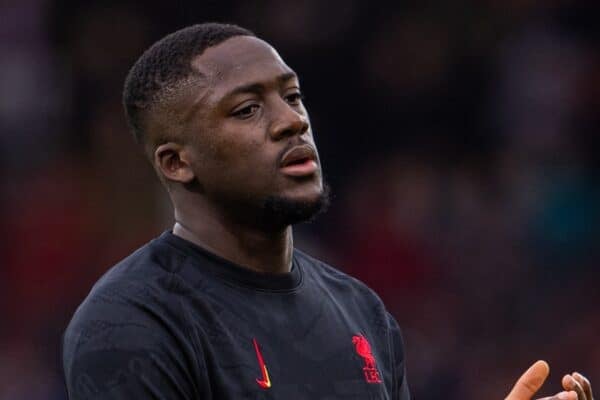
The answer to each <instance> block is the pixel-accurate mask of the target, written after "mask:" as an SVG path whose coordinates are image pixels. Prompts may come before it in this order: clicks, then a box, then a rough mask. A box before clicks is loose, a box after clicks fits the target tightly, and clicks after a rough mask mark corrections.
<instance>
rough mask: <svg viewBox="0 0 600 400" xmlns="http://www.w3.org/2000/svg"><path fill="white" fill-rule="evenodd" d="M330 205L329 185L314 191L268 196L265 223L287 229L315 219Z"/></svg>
mask: <svg viewBox="0 0 600 400" xmlns="http://www.w3.org/2000/svg"><path fill="white" fill-rule="evenodd" d="M328 205H329V189H328V186H327V185H319V187H318V188H314V189H313V190H306V189H304V190H302V191H295V193H290V194H278V195H272V196H268V197H267V198H266V199H265V201H264V203H263V221H265V222H267V223H269V224H270V225H273V226H277V227H285V226H289V225H294V224H298V223H301V222H306V221H310V220H312V219H314V218H315V217H316V216H317V215H319V214H320V213H322V212H324V211H325V210H326V209H327V207H328Z"/></svg>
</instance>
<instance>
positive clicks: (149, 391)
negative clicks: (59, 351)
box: [63, 297, 209, 400]
mask: <svg viewBox="0 0 600 400" xmlns="http://www.w3.org/2000/svg"><path fill="white" fill-rule="evenodd" d="M138 300H140V299H138ZM166 315H169V314H168V313H164V312H160V311H159V310H156V306H155V305H154V306H153V305H151V303H149V302H148V301H121V300H119V301H114V302H113V301H102V298H101V297H100V298H99V299H96V300H94V299H92V300H88V301H86V302H85V303H84V305H82V307H81V308H80V309H79V310H78V311H77V313H76V314H75V316H74V318H73V321H72V322H71V324H70V325H69V327H68V328H67V331H66V332H65V336H64V345H63V363H64V372H65V380H66V387H67V391H68V395H69V399H71V400H84V399H128V400H131V399H196V398H203V399H204V398H209V396H208V395H207V394H206V393H203V392H202V390H203V389H205V388H206V387H207V386H208V385H206V384H205V382H202V381H201V380H202V379H201V378H200V379H197V378H195V377H197V376H198V370H199V368H198V365H197V363H198V361H197V360H195V357H194V356H193V350H190V349H189V347H190V345H189V343H187V340H186V337H185V334H183V333H180V332H179V331H178V326H177V324H175V323H173V321H170V320H169V319H168V318H167V317H166ZM171 315H173V314H171ZM194 371H195V372H194ZM199 380H200V382H199ZM205 395H206V396H205Z"/></svg>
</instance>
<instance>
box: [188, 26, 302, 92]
mask: <svg viewBox="0 0 600 400" xmlns="http://www.w3.org/2000/svg"><path fill="white" fill-rule="evenodd" d="M192 67H193V68H194V69H195V70H196V71H197V72H199V73H200V74H201V76H202V80H203V81H204V82H203V83H204V85H205V86H206V87H207V88H208V89H210V91H211V92H214V93H215V94H219V93H221V94H223V93H225V92H227V91H229V90H232V89H234V88H235V87H237V86H240V85H246V84H253V83H269V82H271V81H274V80H276V78H277V77H278V76H281V75H282V74H286V73H290V72H293V71H292V70H291V69H290V67H288V66H287V65H286V64H285V62H284V61H283V60H282V59H281V57H280V56H279V54H278V53H277V51H275V49H274V48H273V47H272V46H271V45H269V44H268V43H267V42H265V41H263V40H261V39H258V38H256V37H252V36H236V37H233V38H230V39H227V40H226V41H224V42H223V43H220V44H218V45H216V46H213V47H209V48H208V49H206V50H205V51H204V52H203V53H202V54H201V55H200V56H197V57H196V58H194V59H193V60H192ZM204 85H203V86H204Z"/></svg>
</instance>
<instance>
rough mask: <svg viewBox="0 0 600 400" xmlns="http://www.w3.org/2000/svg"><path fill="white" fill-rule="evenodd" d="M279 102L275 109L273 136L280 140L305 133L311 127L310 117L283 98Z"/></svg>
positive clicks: (272, 127) (274, 138) (271, 133)
mask: <svg viewBox="0 0 600 400" xmlns="http://www.w3.org/2000/svg"><path fill="white" fill-rule="evenodd" d="M278 103H279V104H278V105H277V107H276V108H275V109H274V110H273V121H272V123H271V128H270V135H271V138H272V139H273V140H279V139H282V138H285V137H287V136H293V135H302V134H303V133H305V132H306V131H307V130H308V127H309V123H308V117H307V116H306V115H304V114H303V113H300V112H298V111H297V110H296V109H294V108H293V107H292V106H290V105H289V104H288V103H287V102H285V101H283V100H282V101H280V102H278Z"/></svg>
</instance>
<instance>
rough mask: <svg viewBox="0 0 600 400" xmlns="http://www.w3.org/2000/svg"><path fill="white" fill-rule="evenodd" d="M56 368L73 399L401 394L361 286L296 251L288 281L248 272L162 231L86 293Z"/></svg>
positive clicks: (395, 349)
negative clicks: (60, 368)
mask: <svg viewBox="0 0 600 400" xmlns="http://www.w3.org/2000/svg"><path fill="white" fill-rule="evenodd" d="M63 362H64V370H65V376H66V384H67V389H68V392H69V398H70V399H72V400H76V399H128V400H133V399H136V400H138V399H215V400H217V399H218V400H228V399H235V400H239V399H281V400H283V399H310V400H316V399H361V400H363V399H394V400H408V398H409V394H408V386H407V382H406V376H405V367H404V349H403V345H402V340H401V337H400V330H399V328H398V325H397V323H396V322H395V321H394V319H393V318H392V317H391V316H390V315H389V314H388V313H387V311H386V309H385V307H384V305H383V304H382V302H381V301H380V300H379V298H378V297H377V296H376V295H375V294H374V293H373V292H372V291H371V290H370V289H369V288H367V287H366V286H365V285H363V284H362V283H360V282H359V281H357V280H356V279H354V278H351V277H349V276H348V275H345V274H343V273H342V272H339V271H337V270H335V269H334V268H332V267H330V266H328V265H326V264H324V263H323V262H320V261H318V260H315V259H313V258H311V257H309V256H307V255H306V254H304V253H302V252H300V251H298V250H294V254H293V267H292V271H291V272H290V273H286V274H266V273H264V274H263V273H258V272H254V271H251V270H249V269H246V268H243V267H240V266H237V265H235V264H233V263H231V262H229V261H227V260H224V259H222V258H220V257H218V256H216V255H214V254H211V253H209V252H207V251H206V250H203V249H201V248H199V247H198V246H195V245H194V244H192V243H190V242H188V241H186V240H184V239H182V238H180V237H178V236H175V235H173V234H172V233H170V232H165V233H163V234H162V235H161V236H160V237H159V238H157V239H155V240H153V241H151V242H150V243H148V244H147V245H145V246H143V247H142V248H140V249H139V250H137V251H136V252H135V253H133V254H132V255H130V256H129V257H127V258H126V259H125V260H123V261H121V262H120V263H119V264H117V265H116V266H114V267H113V268H112V269H110V270H109V271H108V272H107V273H106V274H105V275H104V276H103V277H102V278H101V279H100V281H99V282H98V283H97V284H96V285H95V286H94V288H93V289H92V291H91V293H90V294H89V296H88V297H87V299H86V300H85V301H84V302H83V304H82V305H81V306H80V307H79V308H78V309H77V311H76V313H75V315H74V317H73V319H72V321H71V323H70V324H69V327H68V328H67V330H66V332H65V336H64V352H63Z"/></svg>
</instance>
